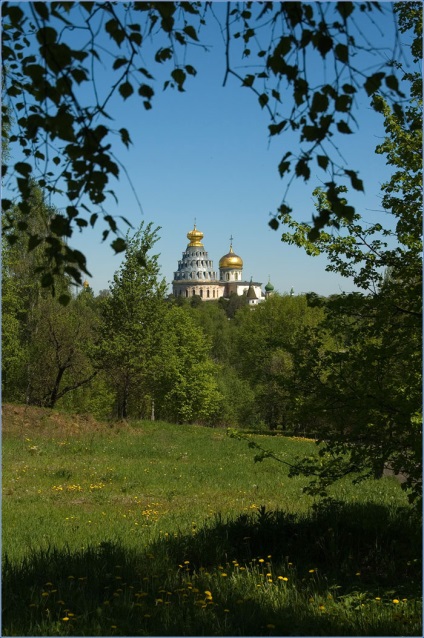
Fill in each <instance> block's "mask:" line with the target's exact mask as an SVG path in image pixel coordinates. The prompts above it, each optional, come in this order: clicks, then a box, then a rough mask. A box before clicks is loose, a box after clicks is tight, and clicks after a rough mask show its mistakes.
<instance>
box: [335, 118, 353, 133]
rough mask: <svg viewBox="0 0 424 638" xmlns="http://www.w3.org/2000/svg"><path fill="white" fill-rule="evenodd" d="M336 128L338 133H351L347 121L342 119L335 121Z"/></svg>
mask: <svg viewBox="0 0 424 638" xmlns="http://www.w3.org/2000/svg"><path fill="white" fill-rule="evenodd" d="M337 130H338V131H339V133H345V134H349V133H352V131H351V129H350V127H349V125H348V124H347V122H343V121H341V122H337Z"/></svg>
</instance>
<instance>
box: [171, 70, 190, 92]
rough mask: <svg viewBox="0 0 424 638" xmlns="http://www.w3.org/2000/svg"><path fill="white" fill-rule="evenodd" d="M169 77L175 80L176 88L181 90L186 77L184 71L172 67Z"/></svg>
mask: <svg viewBox="0 0 424 638" xmlns="http://www.w3.org/2000/svg"><path fill="white" fill-rule="evenodd" d="M171 77H172V78H173V79H174V80H175V82H176V83H177V85H178V90H179V91H183V90H184V89H183V84H184V82H185V79H186V77H187V76H186V73H185V71H183V69H174V70H173V71H171Z"/></svg>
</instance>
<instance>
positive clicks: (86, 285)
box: [83, 280, 90, 290]
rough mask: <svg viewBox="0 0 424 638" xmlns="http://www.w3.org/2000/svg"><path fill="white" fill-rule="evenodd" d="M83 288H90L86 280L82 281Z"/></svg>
mask: <svg viewBox="0 0 424 638" xmlns="http://www.w3.org/2000/svg"><path fill="white" fill-rule="evenodd" d="M83 286H84V288H85V289H86V290H87V288H90V284H89V283H88V281H87V280H85V281H84V283H83Z"/></svg>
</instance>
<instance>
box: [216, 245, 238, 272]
mask: <svg viewBox="0 0 424 638" xmlns="http://www.w3.org/2000/svg"><path fill="white" fill-rule="evenodd" d="M219 267H220V268H240V269H241V268H243V259H242V258H241V257H239V256H238V255H236V254H235V252H234V250H233V245H232V244H230V252H229V253H227V254H226V255H224V256H223V257H221V259H220V260H219Z"/></svg>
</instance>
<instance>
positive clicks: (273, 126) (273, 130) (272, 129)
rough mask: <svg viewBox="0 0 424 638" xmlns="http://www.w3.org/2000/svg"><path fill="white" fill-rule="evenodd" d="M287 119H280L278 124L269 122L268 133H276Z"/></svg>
mask: <svg viewBox="0 0 424 638" xmlns="http://www.w3.org/2000/svg"><path fill="white" fill-rule="evenodd" d="M286 124H287V120H282V121H281V122H279V123H278V124H270V125H269V126H268V129H269V133H270V135H278V134H279V133H281V131H282V130H283V129H284V128H285V126H286Z"/></svg>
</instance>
